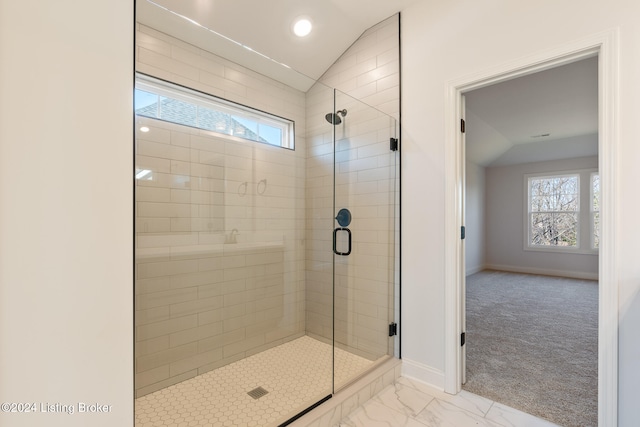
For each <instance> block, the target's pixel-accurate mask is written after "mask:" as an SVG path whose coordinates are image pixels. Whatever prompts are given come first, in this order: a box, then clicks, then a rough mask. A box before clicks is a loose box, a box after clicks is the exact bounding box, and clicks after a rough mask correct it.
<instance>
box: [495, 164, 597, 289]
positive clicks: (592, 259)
mask: <svg viewBox="0 0 640 427" xmlns="http://www.w3.org/2000/svg"><path fill="white" fill-rule="evenodd" d="M597 169H598V158H597V157H579V158H574V159H565V160H553V161H548V162H535V163H525V164H519V165H510V166H497V167H489V168H487V199H486V204H487V218H486V229H487V248H486V249H487V251H486V255H487V258H486V262H487V268H491V269H495V270H506V271H515V272H520V273H532V274H548V275H555V276H565V277H576V278H585V279H598V255H597V253H584V252H583V253H566V252H565V253H561V252H558V251H555V252H549V251H546V252H543V251H532V250H525V249H524V248H525V245H526V243H525V229H526V228H527V214H526V209H527V206H526V198H527V192H526V191H527V190H526V188H525V185H526V182H527V177H526V175H527V174H537V173H557V172H563V171H566V172H574V171H581V172H580V173H579V175H580V187H581V188H580V189H581V193H580V219H579V223H580V234H579V249H580V250H581V251H589V250H590V248H591V238H590V229H591V227H590V225H591V224H590V217H591V213H590V205H589V194H590V188H589V184H590V176H591V172H592V171H595V170H597Z"/></svg>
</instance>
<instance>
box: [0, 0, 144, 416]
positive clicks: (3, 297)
mask: <svg viewBox="0 0 640 427" xmlns="http://www.w3.org/2000/svg"><path fill="white" fill-rule="evenodd" d="M0 63H1V64H2V68H1V71H0V94H2V95H1V96H0V236H1V239H0V402H36V403H37V404H38V412H37V413H27V414H25V413H5V412H0V425H3V426H12V427H19V426H36V425H38V426H45V425H46V426H88V425H90V426H94V427H98V426H105V427H112V426H128V425H129V426H130V425H132V424H133V418H132V414H133V363H132V355H133V328H132V326H133V307H132V303H133V299H132V296H133V280H132V279H133V264H132V261H133V253H132V248H133V244H132V243H133V242H132V236H133V211H132V208H133V204H132V201H133V185H132V183H133V173H132V166H133V155H132V154H133V147H132V141H133V121H132V114H131V113H132V102H133V100H132V82H133V80H132V79H133V2H131V1H128V0H93V1H86V2H77V1H56V2H51V1H48V0H33V1H29V2H20V1H14V0H0ZM79 402H86V403H91V404H95V403H100V404H104V405H111V410H110V412H107V413H94V414H91V413H84V414H79V413H77V412H76V413H74V414H73V415H68V414H67V413H62V414H60V413H42V412H40V407H39V404H40V403H43V404H45V403H49V404H52V405H54V404H57V403H58V404H61V405H73V407H74V409H75V410H76V411H77V410H78V403H79Z"/></svg>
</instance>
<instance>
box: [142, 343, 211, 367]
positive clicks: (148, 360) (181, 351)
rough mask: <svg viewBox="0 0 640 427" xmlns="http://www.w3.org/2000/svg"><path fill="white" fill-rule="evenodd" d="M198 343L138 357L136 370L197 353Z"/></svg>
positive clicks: (157, 365)
mask: <svg viewBox="0 0 640 427" xmlns="http://www.w3.org/2000/svg"><path fill="white" fill-rule="evenodd" d="M197 351H198V345H197V344H196V343H190V344H186V345H182V346H179V347H173V348H170V349H167V350H163V351H159V352H157V353H154V354H149V355H147V356H141V357H138V358H137V359H136V372H138V373H141V372H144V371H148V370H150V369H154V368H157V367H160V366H163V365H168V364H170V363H172V362H175V361H178V360H180V359H184V358H187V357H190V356H194V355H196V354H197Z"/></svg>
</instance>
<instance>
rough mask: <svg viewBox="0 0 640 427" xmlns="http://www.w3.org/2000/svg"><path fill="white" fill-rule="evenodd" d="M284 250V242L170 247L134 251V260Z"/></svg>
mask: <svg viewBox="0 0 640 427" xmlns="http://www.w3.org/2000/svg"><path fill="white" fill-rule="evenodd" d="M282 248H284V241H283V240H278V241H269V242H248V243H218V244H210V245H191V246H171V247H158V248H138V249H136V259H137V260H138V261H142V260H144V259H152V258H159V257H166V256H171V257H173V258H175V257H197V256H200V255H207V256H214V255H225V254H226V255H230V254H234V253H252V252H262V251H265V250H274V249H282Z"/></svg>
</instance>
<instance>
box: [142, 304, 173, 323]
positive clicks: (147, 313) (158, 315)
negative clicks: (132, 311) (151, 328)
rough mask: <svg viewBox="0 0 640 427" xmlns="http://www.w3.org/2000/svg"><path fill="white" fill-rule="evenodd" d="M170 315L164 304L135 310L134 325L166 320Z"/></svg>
mask: <svg viewBox="0 0 640 427" xmlns="http://www.w3.org/2000/svg"><path fill="white" fill-rule="evenodd" d="M170 316H171V315H170V313H169V307H166V306H163V307H154V308H150V309H147V310H136V316H135V317H136V326H139V325H146V324H149V323H154V322H159V321H161V320H167V319H169V318H170Z"/></svg>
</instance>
